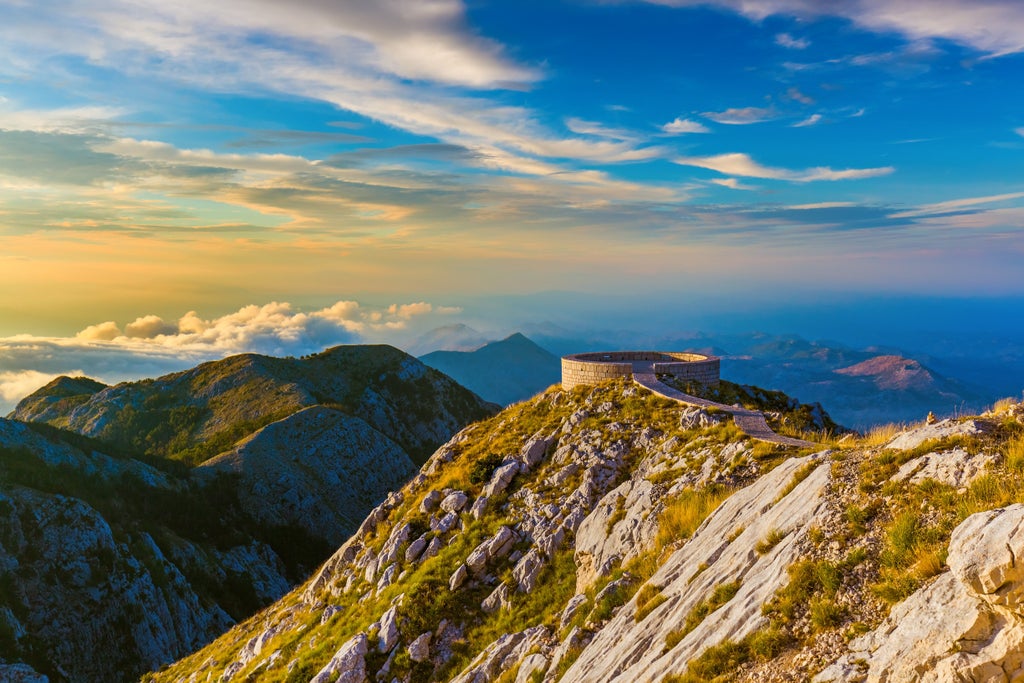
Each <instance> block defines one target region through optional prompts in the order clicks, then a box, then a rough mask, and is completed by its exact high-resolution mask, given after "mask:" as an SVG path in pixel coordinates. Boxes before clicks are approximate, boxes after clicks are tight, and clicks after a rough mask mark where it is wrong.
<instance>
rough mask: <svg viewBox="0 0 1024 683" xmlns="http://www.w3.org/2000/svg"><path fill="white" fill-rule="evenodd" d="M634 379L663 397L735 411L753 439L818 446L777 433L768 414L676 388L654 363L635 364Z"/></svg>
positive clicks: (745, 431) (739, 423) (728, 411)
mask: <svg viewBox="0 0 1024 683" xmlns="http://www.w3.org/2000/svg"><path fill="white" fill-rule="evenodd" d="M633 381H634V382H636V383H637V384H639V385H640V386H642V387H645V388H647V389H650V390H651V391H653V392H654V393H656V394H658V395H660V396H664V397H665V398H670V399H672V400H674V401H679V402H680V403H686V404H688V405H692V406H700V407H701V408H717V409H718V410H724V411H726V412H727V413H730V414H732V421H733V422H735V423H736V426H737V427H739V428H740V429H742V430H743V431H744V433H746V435H747V436H749V437H751V438H752V439H757V440H758V441H767V442H769V443H777V444H782V445H783V446H796V447H797V448H807V447H810V446H816V445H817V444H815V443H812V442H810V441H804V440H803V439H794V438H793V437H791V436H782V435H781V434H776V433H775V432H773V431H772V428H771V427H769V426H768V422H767V421H766V420H765V419H764V414H763V413H761V412H760V411H757V410H747V409H746V408H737V407H736V406H727V405H725V404H724V403H715V402H714V401H709V400H707V399H706V398H700V397H699V396H691V395H690V394H684V393H683V392H681V391H679V390H678V389H673V388H672V387H670V386H669V385H667V384H665V383H664V382H661V381H660V380H659V379H658V376H657V375H655V374H654V364H653V363H639V362H637V363H633Z"/></svg>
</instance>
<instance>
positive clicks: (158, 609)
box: [0, 347, 494, 683]
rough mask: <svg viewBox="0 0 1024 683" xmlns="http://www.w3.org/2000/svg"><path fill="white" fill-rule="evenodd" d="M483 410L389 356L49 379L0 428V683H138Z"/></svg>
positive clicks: (304, 572)
mask: <svg viewBox="0 0 1024 683" xmlns="http://www.w3.org/2000/svg"><path fill="white" fill-rule="evenodd" d="M493 410H494V408H493V407H492V406H490V405H488V404H486V403H484V402H483V401H482V400H480V399H479V398H478V397H476V396H475V395H473V394H472V393H470V392H469V391H468V390H466V389H463V388H462V387H460V386H459V385H457V384H455V383H454V382H453V381H452V380H451V379H449V378H447V377H445V376H443V375H441V374H440V373H437V372H436V371H434V370H431V369H429V368H427V367H425V366H423V365H422V364H421V363H419V362H418V361H416V360H415V359H414V358H411V357H410V356H407V355H405V354H403V353H401V352H400V351H397V350H396V349H393V348H390V347H339V348H336V349H331V350H328V351H326V352H324V353H323V354H318V355H316V356H312V357H307V358H303V359H277V358H269V357H264V356H255V355H245V356H237V357H233V358H229V359H225V360H224V361H218V362H215V363H208V364H204V365H202V366H199V367H198V368H195V369H193V370H190V371H187V372H184V373H178V374H175V375H170V376H167V377H163V378H160V379H157V380H146V381H142V382H132V383H125V384H120V385H117V386H114V387H106V386H104V385H102V384H100V383H98V382H94V381H92V380H85V379H72V378H60V379H58V380H55V381H54V382H53V383H51V384H50V385H48V386H47V387H44V388H43V389H42V390H40V391H38V392H36V393H35V394H33V395H32V396H30V397H28V398H26V399H25V400H24V401H23V402H22V403H21V404H20V405H19V406H18V408H17V410H16V411H15V413H14V415H15V416H16V417H17V418H19V420H32V421H30V422H21V421H15V420H0V680H9V679H17V678H19V677H21V678H25V677H28V678H25V680H32V679H31V676H33V675H37V674H39V675H46V676H47V677H48V678H49V679H50V680H51V681H53V682H54V683H56V682H57V681H103V682H104V683H106V682H108V681H119V680H134V679H135V678H137V676H138V675H139V674H141V673H142V672H144V671H146V670H149V669H152V668H155V667H158V666H160V665H162V664H165V663H167V662H169V661H172V660H174V659H176V658H179V657H181V656H183V655H185V654H187V653H188V652H191V651H193V650H195V649H197V648H199V647H201V646H203V645H204V644H206V643H208V642H210V640H212V639H213V638H214V637H215V636H217V635H218V634H220V633H222V632H223V631H224V630H226V629H227V628H228V627H230V626H231V625H232V624H234V623H235V622H236V621H238V620H241V619H244V618H245V617H247V616H249V615H250V614H252V613H253V612H254V611H256V610H257V609H259V608H260V607H263V606H265V605H267V604H268V603H271V602H272V601H274V600H276V599H277V598H280V597H281V596H282V595H284V594H285V593H286V592H287V591H288V589H289V588H290V587H292V586H294V585H295V584H296V583H297V582H299V581H300V580H302V579H304V578H306V577H308V575H309V573H310V572H311V571H312V570H313V569H314V568H315V567H316V566H317V565H318V564H319V563H321V562H322V561H323V560H324V559H325V558H326V557H327V556H328V554H329V553H330V550H331V549H332V548H333V547H336V546H337V544H339V543H341V542H342V541H344V540H345V539H346V538H348V537H349V536H350V535H351V533H352V532H353V531H354V530H355V529H356V528H357V527H358V525H359V524H360V523H361V521H362V520H363V518H364V517H365V516H366V514H367V512H369V511H370V510H371V509H372V508H373V507H374V506H375V505H377V504H378V503H379V502H380V501H381V500H383V499H384V498H385V496H386V495H387V494H388V493H389V492H390V491H392V490H395V489H397V488H399V487H401V486H402V485H403V484H404V483H405V482H406V481H408V480H409V478H410V477H412V476H413V475H414V474H415V472H416V466H415V464H414V459H419V460H422V459H423V454H424V453H425V452H426V453H429V451H430V450H432V449H433V448H436V447H437V445H439V444H440V443H441V442H443V441H445V440H446V439H447V438H448V437H450V436H451V434H452V433H454V432H455V431H456V430H457V429H459V428H461V427H462V426H464V425H465V424H466V423H468V422H470V421H471V420H473V419H476V418H479V417H481V416H485V415H488V414H491V413H492V412H493ZM54 425H57V426H54ZM61 427H63V428H65V429H61ZM67 429H71V430H74V431H66V430H67ZM218 449H219V451H218ZM209 453H213V455H212V457H207V454H209ZM198 460H202V461H203V463H202V465H201V466H199V467H196V468H194V469H193V468H189V467H188V463H190V462H195V461H198ZM33 672H35V673H33Z"/></svg>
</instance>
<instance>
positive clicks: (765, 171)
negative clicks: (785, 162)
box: [673, 152, 895, 183]
mask: <svg viewBox="0 0 1024 683" xmlns="http://www.w3.org/2000/svg"><path fill="white" fill-rule="evenodd" d="M673 161H674V162H675V163H677V164H680V165H681V166H696V167H697V168H706V169H709V170H712V171H717V172H719V173H722V174H723V175H731V176H742V177H746V178H766V179H770V180H790V181H793V182H798V183H806V182H811V181H815V180H857V179H861V178H874V177H877V176H883V175H888V174H890V173H892V172H893V171H894V170H895V169H894V168H893V167H891V166H885V167H881V168H852V169H841V170H835V169H832V168H829V167H827V166H818V167H814V168H809V169H806V170H803V171H791V170H788V169H784V168H771V167H768V166H762V165H761V164H759V163H757V162H756V161H754V160H753V159H752V158H750V155H748V154H743V153H740V152H734V153H731V154H718V155H715V156H707V157H678V158H676V159H673Z"/></svg>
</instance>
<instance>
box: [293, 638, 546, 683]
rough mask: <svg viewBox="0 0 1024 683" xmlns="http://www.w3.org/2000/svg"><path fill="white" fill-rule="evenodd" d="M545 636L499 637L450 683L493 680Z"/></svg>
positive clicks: (518, 661)
mask: <svg viewBox="0 0 1024 683" xmlns="http://www.w3.org/2000/svg"><path fill="white" fill-rule="evenodd" d="M546 635H547V629H546V628H544V627H543V626H535V627H533V628H530V629H527V630H525V631H522V632H521V633H508V634H505V635H503V636H501V637H500V638H498V639H497V640H496V641H494V642H493V643H491V644H490V645H488V646H487V647H486V648H484V651H483V652H481V653H480V654H479V655H477V657H476V659H474V660H473V661H472V662H471V663H470V665H469V666H467V667H466V668H465V669H464V670H463V671H462V672H461V673H460V674H459V675H458V676H456V677H455V678H453V679H452V683H485V682H486V681H492V680H494V679H495V678H497V677H498V675H500V674H501V673H502V672H503V671H508V670H509V669H512V668H514V667H515V666H516V665H518V664H519V663H520V662H521V661H523V659H524V658H525V657H526V653H527V652H529V651H530V650H531V649H533V648H534V647H536V646H538V645H540V643H541V642H542V641H543V639H544V637H545V636H546ZM311 683H312V682H311Z"/></svg>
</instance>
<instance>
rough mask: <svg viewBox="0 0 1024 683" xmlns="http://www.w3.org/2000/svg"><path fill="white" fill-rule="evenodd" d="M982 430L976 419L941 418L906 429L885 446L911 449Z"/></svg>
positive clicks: (900, 449)
mask: <svg viewBox="0 0 1024 683" xmlns="http://www.w3.org/2000/svg"><path fill="white" fill-rule="evenodd" d="M982 431H983V426H982V424H981V423H980V422H977V421H976V420H964V421H963V422H956V421H954V420H952V419H946V420H939V421H938V422H936V423H935V424H930V425H924V426H921V427H915V428H914V429H911V430H909V431H905V432H903V433H902V434H899V435H898V436H896V437H895V438H894V439H893V440H892V441H890V442H889V443H887V444H886V445H885V447H886V448H891V449H893V450H897V451H909V450H913V449H915V448H917V447H918V446H920V445H921V444H923V443H924V442H925V441H931V440H932V439H947V438H949V437H951V436H971V435H973V434H980V433H982Z"/></svg>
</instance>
